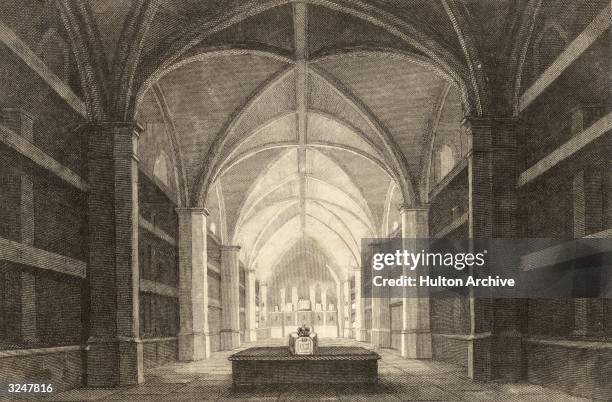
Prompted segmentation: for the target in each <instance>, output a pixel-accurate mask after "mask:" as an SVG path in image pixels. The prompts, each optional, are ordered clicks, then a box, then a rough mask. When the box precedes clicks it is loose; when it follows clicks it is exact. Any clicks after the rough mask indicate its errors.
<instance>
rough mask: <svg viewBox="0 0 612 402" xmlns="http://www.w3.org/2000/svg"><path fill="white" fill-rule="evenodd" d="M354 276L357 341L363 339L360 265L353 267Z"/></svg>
mask: <svg viewBox="0 0 612 402" xmlns="http://www.w3.org/2000/svg"><path fill="white" fill-rule="evenodd" d="M353 275H354V276H355V326H354V328H355V339H356V340H358V341H363V340H364V337H363V336H364V334H362V332H361V331H362V327H363V301H362V300H361V285H362V284H361V267H355V268H353Z"/></svg>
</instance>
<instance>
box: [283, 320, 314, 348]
mask: <svg viewBox="0 0 612 402" xmlns="http://www.w3.org/2000/svg"><path fill="white" fill-rule="evenodd" d="M289 350H290V351H291V354H294V355H314V354H315V353H316V351H317V334H316V333H314V332H312V331H311V330H310V327H307V326H306V325H302V326H301V327H299V328H298V330H297V332H293V333H291V334H290V335H289Z"/></svg>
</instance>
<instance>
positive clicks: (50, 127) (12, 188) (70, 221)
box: [0, 33, 88, 389]
mask: <svg viewBox="0 0 612 402" xmlns="http://www.w3.org/2000/svg"><path fill="white" fill-rule="evenodd" d="M31 34H32V33H31ZM56 39H57V38H56ZM50 48H51V46H50ZM48 57H50V55H48ZM0 75H1V76H2V83H3V88H2V91H0V131H1V132H2V136H3V138H5V139H8V140H7V141H6V142H3V143H2V144H0V160H2V167H1V168H0V222H2V223H1V224H0V247H1V248H2V250H3V254H4V255H6V256H10V257H9V258H5V259H3V260H2V261H0V367H1V368H0V378H2V379H3V380H5V381H12V380H14V381H23V380H24V379H25V380H28V379H37V378H38V379H40V378H45V379H47V380H48V381H49V382H53V383H54V384H57V389H68V388H73V387H76V386H79V385H80V384H81V382H82V378H83V367H82V360H81V356H82V351H81V344H82V343H83V342H84V339H86V337H87V326H86V324H85V322H86V319H85V317H86V313H87V304H86V303H85V302H84V301H85V300H86V299H87V293H86V284H85V275H86V268H85V262H84V261H85V260H86V258H87V253H88V250H87V218H86V215H85V201H86V193H85V188H84V186H83V185H82V183H83V181H82V177H83V172H84V171H85V166H86V162H85V157H84V150H83V137H82V136H81V134H80V132H79V130H77V126H78V125H79V124H82V123H83V122H84V118H83V116H82V115H80V114H79V113H77V112H76V111H75V110H73V109H72V108H70V107H69V106H68V105H67V104H66V103H65V102H64V101H63V100H62V99H61V98H59V96H58V95H57V94H56V93H55V92H53V91H52V90H51V89H50V88H48V86H47V85H46V83H44V82H43V81H42V80H41V79H40V78H39V77H38V75H36V74H35V73H34V72H33V71H32V70H31V69H30V68H29V67H27V66H26V65H25V64H24V63H23V62H21V61H20V60H19V59H17V58H16V56H15V55H14V54H13V53H12V52H11V51H10V50H9V49H8V48H6V47H2V48H0ZM70 75H71V73H70V71H68V72H67V74H66V75H65V76H64V77H63V78H65V79H66V82H67V83H68V84H69V85H70V84H71V82H70V77H69V76H70ZM9 144H10V145H9ZM50 165H53V166H60V165H61V166H62V167H63V168H64V169H65V170H64V172H65V174H63V175H62V174H58V171H57V170H53V169H49V166H50ZM41 358H42V359H43V360H44V364H41Z"/></svg>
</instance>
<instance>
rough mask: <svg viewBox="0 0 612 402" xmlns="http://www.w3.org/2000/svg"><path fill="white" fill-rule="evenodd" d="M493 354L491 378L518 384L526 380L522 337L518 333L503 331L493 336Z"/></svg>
mask: <svg viewBox="0 0 612 402" xmlns="http://www.w3.org/2000/svg"><path fill="white" fill-rule="evenodd" d="M493 341H494V345H495V346H494V347H493V348H492V352H493V353H495V358H494V365H493V366H494V368H493V371H494V372H493V374H492V377H493V378H495V379H496V380H502V381H504V382H519V381H525V380H526V379H527V363H526V361H525V359H526V356H525V350H524V344H523V335H522V334H521V333H520V332H518V331H503V332H498V333H496V334H494V338H493Z"/></svg>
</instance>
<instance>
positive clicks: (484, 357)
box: [468, 334, 491, 382]
mask: <svg viewBox="0 0 612 402" xmlns="http://www.w3.org/2000/svg"><path fill="white" fill-rule="evenodd" d="M468 377H470V378H471V379H472V380H474V381H478V382H488V381H491V335H490V334H482V335H474V336H473V337H472V339H469V340H468Z"/></svg>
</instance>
